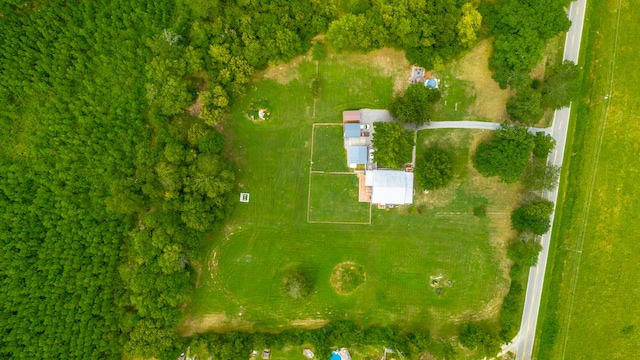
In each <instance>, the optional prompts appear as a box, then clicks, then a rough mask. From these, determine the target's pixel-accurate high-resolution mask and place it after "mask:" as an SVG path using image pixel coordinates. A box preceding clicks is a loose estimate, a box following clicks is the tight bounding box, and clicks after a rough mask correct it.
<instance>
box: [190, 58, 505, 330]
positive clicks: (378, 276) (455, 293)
mask: <svg viewBox="0 0 640 360" xmlns="http://www.w3.org/2000/svg"><path fill="white" fill-rule="evenodd" d="M386 52H387V53H389V52H390V51H389V50H386ZM396 57H397V58H402V57H401V56H396ZM354 59H356V60H357V61H355V60H354ZM366 59H367V57H364V56H356V57H354V58H353V59H351V58H350V57H349V56H342V57H338V58H331V57H330V58H329V59H328V60H325V61H321V62H320V64H319V76H320V78H321V79H322V82H323V88H322V94H323V95H322V99H321V100H320V101H319V102H318V103H317V104H316V117H315V118H314V117H313V116H312V115H313V101H312V99H311V94H310V89H309V84H310V83H311V81H312V79H313V77H314V76H315V71H316V66H315V64H314V63H312V62H310V61H302V62H300V63H299V65H298V66H297V68H296V71H297V73H296V74H294V75H292V76H290V77H289V78H288V82H286V83H284V82H285V81H282V79H280V80H279V81H281V83H278V82H277V81H276V80H277V79H276V80H273V79H263V80H260V81H257V82H256V83H255V84H253V85H252V87H251V89H250V91H249V92H248V94H247V96H246V98H245V99H243V100H242V101H241V102H240V103H239V104H237V105H236V106H235V108H234V110H233V111H232V113H231V114H230V116H229V118H228V120H227V121H226V122H225V123H224V124H222V129H223V131H224V132H225V134H226V135H227V139H228V143H229V149H228V151H229V154H230V156H231V157H232V158H233V159H234V161H235V162H236V164H237V168H238V174H237V177H238V183H239V190H240V191H242V192H248V193H250V194H251V201H250V202H249V203H238V204H237V205H236V207H235V210H234V212H233V214H232V215H231V216H230V218H229V220H228V222H227V224H226V225H225V226H224V228H222V229H220V230H219V231H218V232H216V233H214V234H212V236H211V237H210V238H211V239H212V241H211V244H210V245H209V246H210V248H209V253H208V256H207V258H206V259H204V260H203V261H202V263H201V269H202V272H201V276H200V279H199V283H198V289H197V291H196V294H195V296H194V299H193V301H192V302H191V303H190V304H189V305H188V307H187V308H186V310H185V311H186V314H185V319H184V321H183V322H182V324H181V326H180V332H181V333H182V334H183V335H188V334H192V333H193V332H197V331H198V332H202V331H208V330H217V331H228V330H234V329H236V330H237V329H241V330H267V331H277V330H281V329H283V328H288V327H292V326H303V327H313V326H321V325H322V324H324V323H325V321H327V320H334V319H352V320H355V321H357V322H358V323H360V324H362V325H365V326H366V325H372V324H381V325H389V324H396V325H398V326H402V327H407V328H411V327H417V326H420V327H423V326H427V327H429V328H430V329H432V331H434V334H443V335H447V334H451V333H452V332H453V331H455V327H456V326H457V324H458V323H459V321H461V320H464V319H468V318H482V317H492V316H495V315H496V312H495V310H496V308H497V307H499V304H500V302H501V299H502V297H503V296H504V291H505V289H506V287H507V286H508V285H507V279H506V278H505V275H506V274H505V272H504V267H503V266H502V265H503V260H504V254H503V251H501V250H500V249H497V248H496V245H495V244H494V243H493V242H492V237H493V235H495V233H496V232H497V231H496V226H495V224H494V223H493V220H492V219H491V218H490V217H482V218H481V217H476V216H473V215H471V214H461V215H458V216H440V213H441V212H451V211H454V210H456V211H457V210H458V205H456V206H455V208H450V207H448V206H450V205H449V204H448V203H443V204H441V205H439V206H437V207H432V208H429V207H427V206H422V205H421V207H411V208H404V209H387V210H379V209H373V219H372V224H371V225H341V224H310V223H308V222H307V206H308V204H307V199H308V185H309V176H310V172H309V170H310V168H309V167H310V150H311V149H310V146H311V131H312V125H313V124H314V123H327V122H334V123H340V122H341V121H342V119H341V112H342V111H343V110H345V109H358V108H364V107H374V108H385V107H387V106H388V104H389V102H390V100H391V94H392V89H393V87H394V80H393V79H392V78H391V77H390V76H388V71H389V67H391V65H390V62H389V61H387V62H385V67H386V68H380V67H379V65H378V64H379V63H380V62H379V61H377V60H379V59H374V58H372V60H376V61H366ZM390 61H391V60H390ZM404 66H405V65H404V64H400V65H398V67H399V68H400V70H402V69H403V68H404ZM285 70H286V71H289V72H291V69H284V70H283V71H285ZM265 97H266V98H268V100H269V103H270V105H271V119H270V120H268V121H264V122H252V121H250V120H248V119H246V118H244V117H243V115H242V113H243V111H245V108H246V107H247V106H249V104H250V103H251V102H252V101H253V100H255V99H262V98H265ZM337 128H338V129H340V127H337ZM338 145H339V146H342V144H336V146H338ZM338 151H342V150H338ZM313 175H314V176H316V175H317V174H313ZM334 176H345V179H346V177H350V176H351V175H334ZM312 180H313V182H315V181H317V180H318V179H316V178H315V177H314V178H313V179H312ZM353 180H354V181H355V175H354V176H353ZM461 181H462V180H461ZM353 185H354V186H355V182H354V183H353ZM332 186H333V185H332ZM354 189H356V190H357V188H354ZM356 194H357V193H356ZM312 195H313V194H312ZM338 196H342V195H340V194H338ZM354 200H355V199H353V198H352V196H348V197H346V198H345V199H344V201H349V202H351V201H354ZM335 201H337V202H339V201H340V199H336V200H335ZM363 205H364V204H363ZM336 206H337V207H341V206H342V205H340V204H337V205H336ZM349 206H351V205H349ZM367 210H368V206H367ZM418 210H420V211H418ZM467 210H468V212H470V211H471V208H470V206H469V208H468V209H467ZM331 216H335V214H332V215H331ZM345 261H352V262H355V263H357V264H360V265H362V266H363V268H364V271H365V273H366V282H365V283H364V284H363V285H362V286H361V287H359V288H358V289H357V290H356V291H355V292H354V293H352V294H350V295H348V296H341V295H338V294H337V293H336V292H335V291H334V290H333V288H332V287H331V284H330V282H329V279H330V275H331V271H332V269H333V268H334V267H335V266H336V265H338V264H339V263H341V262H345ZM291 266H301V267H303V268H306V269H308V270H309V272H310V273H311V274H313V282H314V291H313V293H312V294H311V295H310V296H309V297H308V298H306V299H304V300H297V301H296V300H292V299H290V298H288V297H287V296H286V294H285V293H284V291H283V280H282V278H283V273H284V271H285V270H286V269H288V268H290V267H291ZM435 275H443V276H444V277H445V278H446V279H447V280H451V283H450V286H448V287H446V288H445V289H444V292H443V293H442V294H441V295H438V294H436V291H435V289H434V288H433V287H432V286H431V285H430V283H431V282H430V276H435ZM483 314H484V315H483Z"/></svg>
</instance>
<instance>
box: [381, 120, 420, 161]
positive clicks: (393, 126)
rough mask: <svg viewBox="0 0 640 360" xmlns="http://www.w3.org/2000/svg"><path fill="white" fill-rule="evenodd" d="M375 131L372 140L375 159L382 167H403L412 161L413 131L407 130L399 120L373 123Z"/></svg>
mask: <svg viewBox="0 0 640 360" xmlns="http://www.w3.org/2000/svg"><path fill="white" fill-rule="evenodd" d="M373 127H374V130H375V133H374V134H373V140H372V141H371V143H372V145H373V147H374V149H375V153H374V160H375V161H376V162H377V163H378V166H379V167H381V168H394V169H401V168H403V167H404V164H406V163H408V162H410V161H411V156H412V152H413V146H414V145H415V142H414V140H413V131H412V130H407V129H405V128H404V127H402V125H400V124H398V123H397V122H376V123H373Z"/></svg>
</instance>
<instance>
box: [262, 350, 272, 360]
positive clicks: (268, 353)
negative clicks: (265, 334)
mask: <svg viewBox="0 0 640 360" xmlns="http://www.w3.org/2000/svg"><path fill="white" fill-rule="evenodd" d="M262 358H263V359H270V358H271V350H270V349H264V350H263V351H262Z"/></svg>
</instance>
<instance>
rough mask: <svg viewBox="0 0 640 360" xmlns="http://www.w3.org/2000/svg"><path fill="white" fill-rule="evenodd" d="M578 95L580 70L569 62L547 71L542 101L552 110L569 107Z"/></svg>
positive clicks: (566, 61)
mask: <svg viewBox="0 0 640 360" xmlns="http://www.w3.org/2000/svg"><path fill="white" fill-rule="evenodd" d="M579 95H580V69H578V66H576V64H574V63H573V62H572V61H570V60H565V61H563V62H562V63H560V64H558V65H556V66H554V67H552V68H551V69H548V70H547V71H546V73H545V78H544V84H543V86H542V96H543V100H544V102H545V103H546V104H548V106H550V107H551V108H553V109H561V108H563V107H565V106H569V104H570V103H571V101H572V100H575V99H577V97H578V96H579Z"/></svg>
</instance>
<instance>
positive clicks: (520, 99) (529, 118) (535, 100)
mask: <svg viewBox="0 0 640 360" xmlns="http://www.w3.org/2000/svg"><path fill="white" fill-rule="evenodd" d="M541 99H542V95H541V94H540V93H539V92H538V91H536V90H534V89H532V88H531V87H524V88H521V89H519V90H518V92H517V93H516V95H515V96H512V97H511V98H510V99H509V101H507V113H508V114H509V117H510V118H511V120H513V121H517V122H520V123H522V124H525V125H534V124H536V123H537V122H538V121H539V120H540V118H542V110H541V109H540V100H541Z"/></svg>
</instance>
